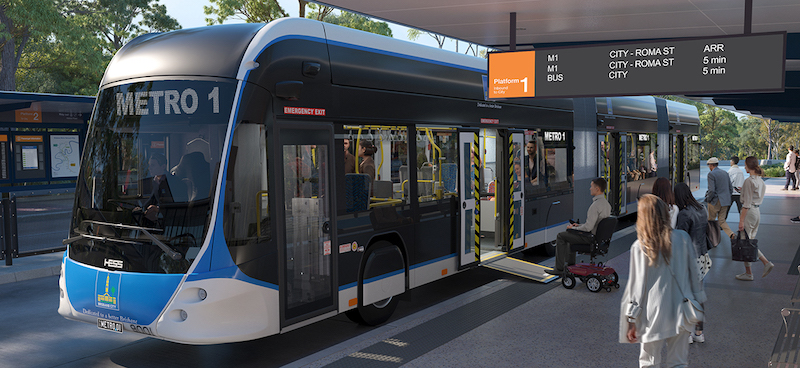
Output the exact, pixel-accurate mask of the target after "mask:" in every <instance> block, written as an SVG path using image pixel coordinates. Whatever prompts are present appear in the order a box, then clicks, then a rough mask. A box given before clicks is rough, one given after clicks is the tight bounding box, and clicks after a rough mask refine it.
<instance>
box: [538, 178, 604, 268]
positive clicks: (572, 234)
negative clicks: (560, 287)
mask: <svg viewBox="0 0 800 368" xmlns="http://www.w3.org/2000/svg"><path fill="white" fill-rule="evenodd" d="M606 185H607V183H606V180H605V179H603V178H597V179H594V180H592V183H591V184H590V185H589V193H590V194H591V195H592V205H591V206H589V210H588V211H587V213H586V222H585V223H583V224H579V223H577V222H576V223H570V224H569V225H567V231H564V232H561V233H559V234H558V236H557V237H556V264H555V266H554V267H553V269H552V270H545V272H547V273H549V274H551V275H559V276H561V275H563V274H564V270H565V269H566V266H567V265H568V264H569V265H573V264H575V251H573V250H572V249H571V248H570V244H585V243H590V242H591V241H592V234H596V233H597V224H599V223H600V220H602V219H604V218H606V217H609V216H611V204H609V203H608V200H606V197H605V195H604V194H603V193H605V191H606Z"/></svg>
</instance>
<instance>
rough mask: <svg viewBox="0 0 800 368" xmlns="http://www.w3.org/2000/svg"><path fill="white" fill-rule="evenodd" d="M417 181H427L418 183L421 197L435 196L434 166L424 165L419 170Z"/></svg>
mask: <svg viewBox="0 0 800 368" xmlns="http://www.w3.org/2000/svg"><path fill="white" fill-rule="evenodd" d="M417 180H427V181H419V182H418V183H417V184H418V185H417V188H419V193H418V194H419V196H420V197H422V196H429V195H433V166H430V165H424V166H422V167H421V168H420V169H419V170H417Z"/></svg>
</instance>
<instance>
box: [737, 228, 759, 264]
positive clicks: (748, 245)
mask: <svg viewBox="0 0 800 368" xmlns="http://www.w3.org/2000/svg"><path fill="white" fill-rule="evenodd" d="M731 259H733V260H734V261H739V262H755V261H756V260H757V259H758V240H757V239H750V236H748V235H747V231H744V238H742V231H739V232H738V233H736V237H735V238H733V239H732V240H731Z"/></svg>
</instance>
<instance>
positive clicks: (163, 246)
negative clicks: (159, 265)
mask: <svg viewBox="0 0 800 368" xmlns="http://www.w3.org/2000/svg"><path fill="white" fill-rule="evenodd" d="M84 222H88V223H90V224H97V225H104V226H111V227H116V228H120V229H127V230H138V231H141V232H142V234H144V235H145V236H146V237H148V238H149V239H150V240H152V241H153V243H155V244H156V245H157V246H158V247H159V248H161V250H163V251H164V253H166V254H167V255H168V256H169V258H172V259H173V260H175V261H177V260H180V259H181V258H182V256H181V254H180V253H179V252H176V251H174V250H172V248H170V247H169V246H167V245H166V244H164V243H163V242H162V241H161V240H158V238H156V237H155V236H154V235H153V234H151V233H150V231H164V230H161V229H154V228H146V227H141V226H133V225H125V224H112V223H110V222H101V221H91V220H88V221H84ZM83 238H89V239H94V240H102V241H114V242H119V243H130V244H141V243H139V242H132V241H126V240H121V239H110V238H106V237H102V236H96V235H89V234H79V235H78V236H74V237H71V238H68V239H64V240H63V241H62V243H63V244H64V245H67V244H70V243H74V242H76V241H78V240H80V239H83Z"/></svg>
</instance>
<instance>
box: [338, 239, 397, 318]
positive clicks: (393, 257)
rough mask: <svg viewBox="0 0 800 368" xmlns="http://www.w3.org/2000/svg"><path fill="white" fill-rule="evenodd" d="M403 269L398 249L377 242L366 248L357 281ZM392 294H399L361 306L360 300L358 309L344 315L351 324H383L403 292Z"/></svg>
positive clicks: (389, 244) (360, 294)
mask: <svg viewBox="0 0 800 368" xmlns="http://www.w3.org/2000/svg"><path fill="white" fill-rule="evenodd" d="M404 267H405V262H404V260H403V255H402V253H401V252H400V249H399V248H398V247H397V246H396V245H394V244H392V243H390V242H388V241H385V240H383V241H378V242H376V243H375V244H373V245H371V246H370V247H369V248H367V252H366V254H364V259H363V264H362V271H361V272H362V274H361V276H360V278H359V279H360V280H364V279H369V278H372V277H375V275H379V274H380V273H382V272H384V271H383V270H393V269H404ZM363 287H364V286H363V285H359V288H360V289H363ZM394 292H399V293H400V294H397V295H394V296H390V297H388V298H386V299H383V300H378V301H376V302H374V303H370V304H367V305H362V300H359V303H358V307H356V308H355V309H351V310H349V311H347V312H345V314H346V315H347V317H348V318H350V320H352V321H353V322H356V323H360V324H363V325H368V326H375V325H379V324H381V323H384V322H386V321H387V320H389V318H390V317H391V316H392V314H393V313H394V310H395V308H397V304H398V303H399V301H400V300H399V297H400V295H402V292H403V290H395V291H394ZM362 293H363V291H361V290H360V291H359V299H361V298H363V295H362Z"/></svg>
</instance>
